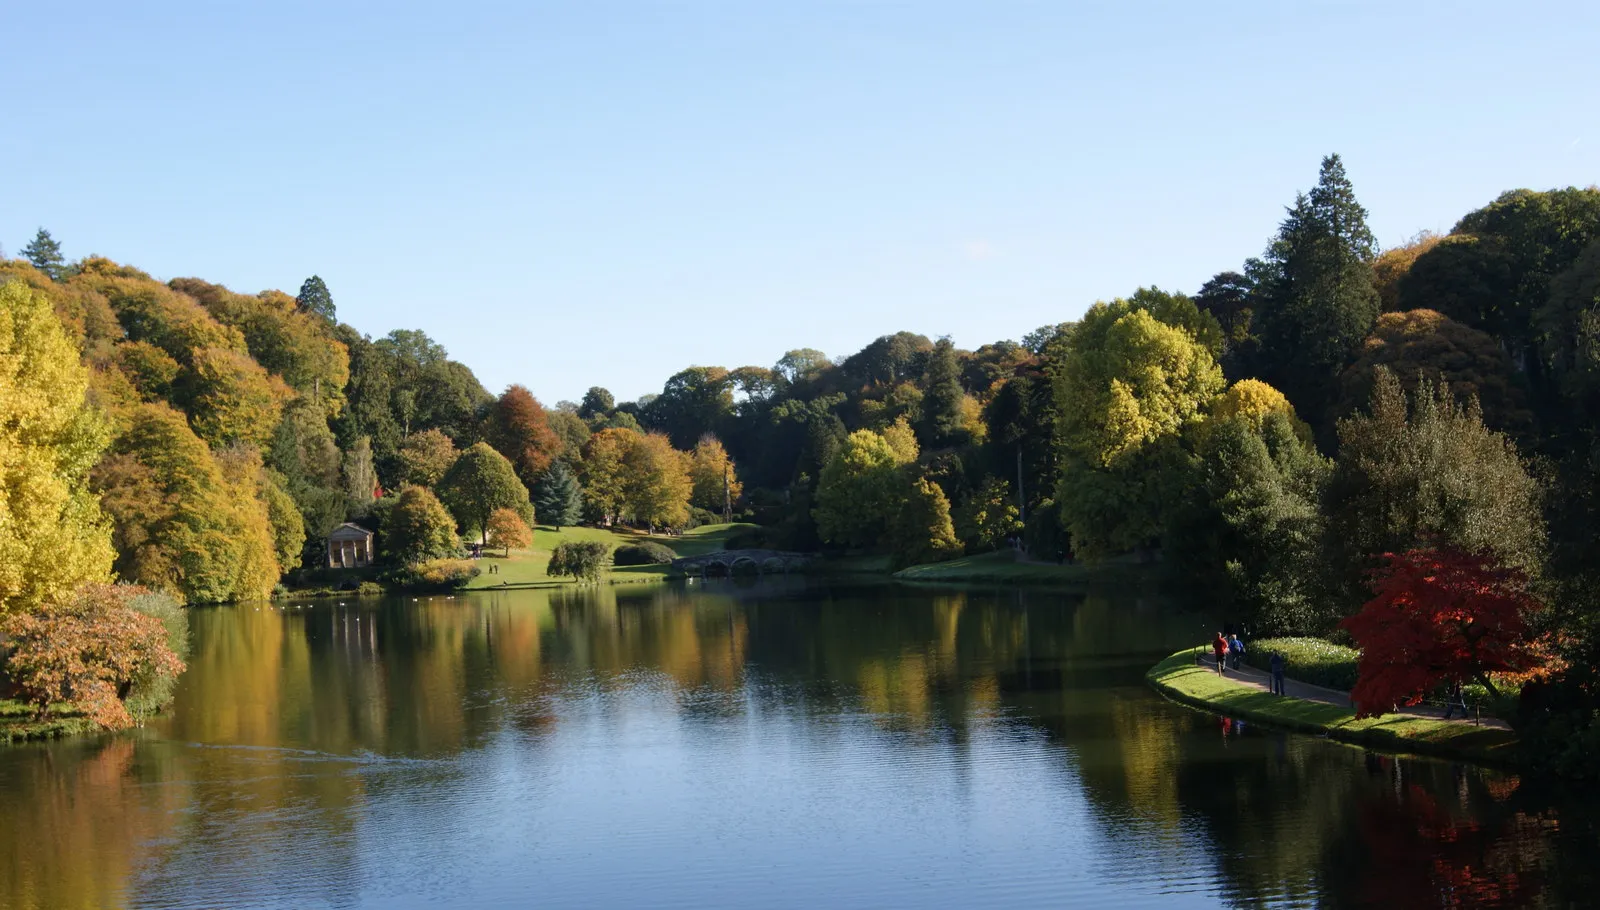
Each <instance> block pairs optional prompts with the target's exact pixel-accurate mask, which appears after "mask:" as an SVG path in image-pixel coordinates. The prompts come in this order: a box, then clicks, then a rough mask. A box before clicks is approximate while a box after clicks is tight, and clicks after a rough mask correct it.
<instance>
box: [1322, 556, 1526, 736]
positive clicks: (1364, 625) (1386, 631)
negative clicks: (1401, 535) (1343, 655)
mask: <svg viewBox="0 0 1600 910" xmlns="http://www.w3.org/2000/svg"><path fill="white" fill-rule="evenodd" d="M1383 560H1384V562H1383V565H1382V566H1381V567H1380V568H1379V569H1378V570H1376V571H1375V572H1374V573H1373V591H1374V596H1373V598H1372V599H1371V600H1369V601H1367V603H1366V605H1365V606H1363V607H1362V608H1361V612H1359V613H1357V614H1355V615H1353V616H1349V617H1347V618H1345V619H1344V620H1343V621H1342V622H1340V623H1339V626H1340V627H1341V628H1343V629H1344V630H1345V631H1347V632H1349V633H1350V636H1351V638H1353V639H1355V642H1356V645H1357V646H1358V647H1360V649H1361V660H1360V663H1359V664H1358V666H1357V669H1356V672H1357V677H1356V686H1355V688H1354V689H1353V690H1352V691H1351V693H1350V699H1351V702H1352V703H1353V704H1355V706H1356V716H1358V717H1377V716H1379V715H1381V714H1384V713H1386V712H1387V711H1389V710H1390V709H1391V708H1392V707H1393V706H1395V705H1414V704H1416V703H1418V702H1419V701H1421V700H1422V698H1423V697H1424V696H1425V695H1426V694H1427V693H1428V692H1429V691H1431V690H1432V689H1434V688H1435V687H1437V686H1438V685H1439V684H1441V683H1449V682H1464V681H1467V680H1475V681H1477V682H1479V683H1481V684H1482V685H1483V686H1484V688H1486V689H1488V690H1489V692H1490V694H1492V695H1496V696H1498V694H1499V690H1498V689H1497V688H1496V687H1495V684H1494V680H1493V679H1492V678H1491V677H1490V675H1489V674H1491V673H1499V672H1506V671H1514V670H1522V669H1526V668H1527V667H1528V666H1529V664H1530V661H1531V654H1530V651H1529V645H1530V642H1529V631H1528V618H1529V616H1530V615H1531V614H1533V613H1534V612H1535V611H1536V610H1537V609H1538V606H1539V605H1538V602H1537V601H1535V600H1534V599H1533V597H1532V596H1530V595H1529V594H1528V591H1527V582H1528V580H1527V577H1526V576H1525V575H1523V574H1522V573H1521V572H1518V571H1517V570H1515V569H1511V568H1507V567H1504V566H1502V565H1500V564H1499V563H1498V562H1496V561H1495V560H1494V558H1493V557H1492V556H1489V555H1487V554H1483V553H1476V554H1475V553H1468V552H1465V551H1462V550H1459V549H1455V548H1453V547H1441V548H1429V549H1417V550H1408V551H1406V552H1404V553H1401V554H1398V555H1396V554H1394V553H1386V554H1384V557H1383Z"/></svg>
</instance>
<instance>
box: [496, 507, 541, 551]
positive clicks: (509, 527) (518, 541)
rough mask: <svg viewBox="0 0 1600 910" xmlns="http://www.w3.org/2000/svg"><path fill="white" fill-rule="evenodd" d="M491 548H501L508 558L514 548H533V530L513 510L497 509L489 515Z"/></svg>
mask: <svg viewBox="0 0 1600 910" xmlns="http://www.w3.org/2000/svg"><path fill="white" fill-rule="evenodd" d="M488 543H489V546H492V547H501V548H503V549H504V550H505V552H506V556H507V557H508V558H509V557H510V556H511V550H512V549H513V548H515V549H518V550H526V549H527V548H529V547H531V546H533V529H532V528H529V527H528V523H527V522H525V521H523V520H522V516H521V515H518V514H517V513H516V511H515V510H513V509H495V510H494V511H493V512H492V513H490V515H489V536H488Z"/></svg>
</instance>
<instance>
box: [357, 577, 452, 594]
mask: <svg viewBox="0 0 1600 910" xmlns="http://www.w3.org/2000/svg"><path fill="white" fill-rule="evenodd" d="M472 574H473V575H476V574H478V573H477V572H476V571H474V572H473V573H472ZM469 577H470V576H469ZM356 593H357V594H359V595H360V596H362V597H377V596H378V595H380V594H382V593H383V585H380V584H378V583H377V582H375V581H364V582H362V583H361V584H359V585H357V586H356Z"/></svg>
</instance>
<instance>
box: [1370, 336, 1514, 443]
mask: <svg viewBox="0 0 1600 910" xmlns="http://www.w3.org/2000/svg"><path fill="white" fill-rule="evenodd" d="M1379 366H1384V367H1387V368H1388V369H1389V372H1390V373H1392V374H1393V375H1394V377H1395V378H1396V379H1398V380H1399V381H1400V385H1401V387H1403V388H1405V389H1406V390H1407V391H1410V390H1412V389H1414V388H1416V385H1417V380H1418V379H1419V377H1420V378H1424V379H1427V380H1429V381H1430V382H1432V383H1434V384H1435V385H1439V384H1441V383H1448V384H1449V386H1450V388H1451V390H1452V391H1453V392H1454V393H1455V394H1456V395H1458V396H1461V397H1467V396H1474V397H1476V398H1477V399H1478V403H1479V405H1481V406H1482V408H1483V416H1484V422H1485V423H1487V424H1489V425H1490V426H1491V427H1493V428H1495V429H1497V430H1501V431H1504V432H1518V431H1522V430H1525V429H1527V428H1528V427H1529V426H1530V424H1531V422H1532V420H1533V415H1532V414H1531V413H1530V412H1529V411H1528V407H1527V397H1526V394H1525V392H1524V389H1523V385H1522V381H1521V378H1520V377H1518V376H1517V375H1516V372H1515V370H1514V369H1513V367H1512V365H1511V360H1510V358H1508V357H1507V356H1506V354H1505V351H1504V350H1502V349H1501V347H1500V344H1499V343H1498V342H1497V341H1495V339H1494V338H1492V337H1490V336H1489V335H1488V334H1486V333H1484V332H1480V331H1478V330H1477V329H1474V328H1472V327H1470V326H1466V325H1462V324H1461V323H1459V322H1456V321H1455V320H1453V319H1451V318H1450V317H1448V316H1445V315H1444V314H1442V313H1438V312H1435V311H1433V310H1407V311H1405V312H1399V313H1384V314H1383V315H1382V316H1380V317H1378V324H1377V326H1376V327H1374V328H1373V330H1372V335H1371V336H1369V337H1368V338H1367V340H1366V341H1365V342H1364V343H1363V344H1362V346H1361V353H1360V356H1359V357H1358V358H1357V359H1356V361H1355V362H1354V363H1352V364H1351V365H1350V366H1349V367H1348V368H1346V369H1345V371H1344V374H1343V375H1342V376H1341V377H1340V387H1341V396H1340V406H1339V416H1341V417H1344V416H1348V415H1350V414H1351V413H1353V412H1354V411H1356V410H1357V409H1359V408H1360V407H1362V406H1363V405H1364V404H1366V402H1367V401H1368V399H1369V398H1370V397H1371V395H1372V377H1373V372H1374V370H1375V369H1376V368H1377V367H1379Z"/></svg>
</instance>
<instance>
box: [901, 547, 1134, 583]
mask: <svg viewBox="0 0 1600 910" xmlns="http://www.w3.org/2000/svg"><path fill="white" fill-rule="evenodd" d="M1129 567H1130V565H1125V564H1124V563H1122V562H1121V561H1117V560H1112V561H1110V562H1108V563H1106V564H1104V565H1098V566H1087V565H1084V564H1083V563H1065V564H1057V563H1053V562H1023V561H1021V560H1018V559H1017V554H1016V553H1015V552H1014V551H1012V550H996V551H994V552H992V553H979V554H977V555H976V556H963V557H961V558H960V559H952V560H949V561H946V562H935V563H928V564H927V565H921V566H912V567H910V568H908V569H901V570H900V571H898V572H896V573H894V577H895V578H897V579H899V580H901V581H925V582H964V583H971V584H996V585H1033V584H1040V585H1084V584H1087V583H1088V582H1089V579H1090V577H1091V576H1094V575H1097V574H1099V573H1102V572H1106V571H1115V570H1117V569H1124V568H1129Z"/></svg>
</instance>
